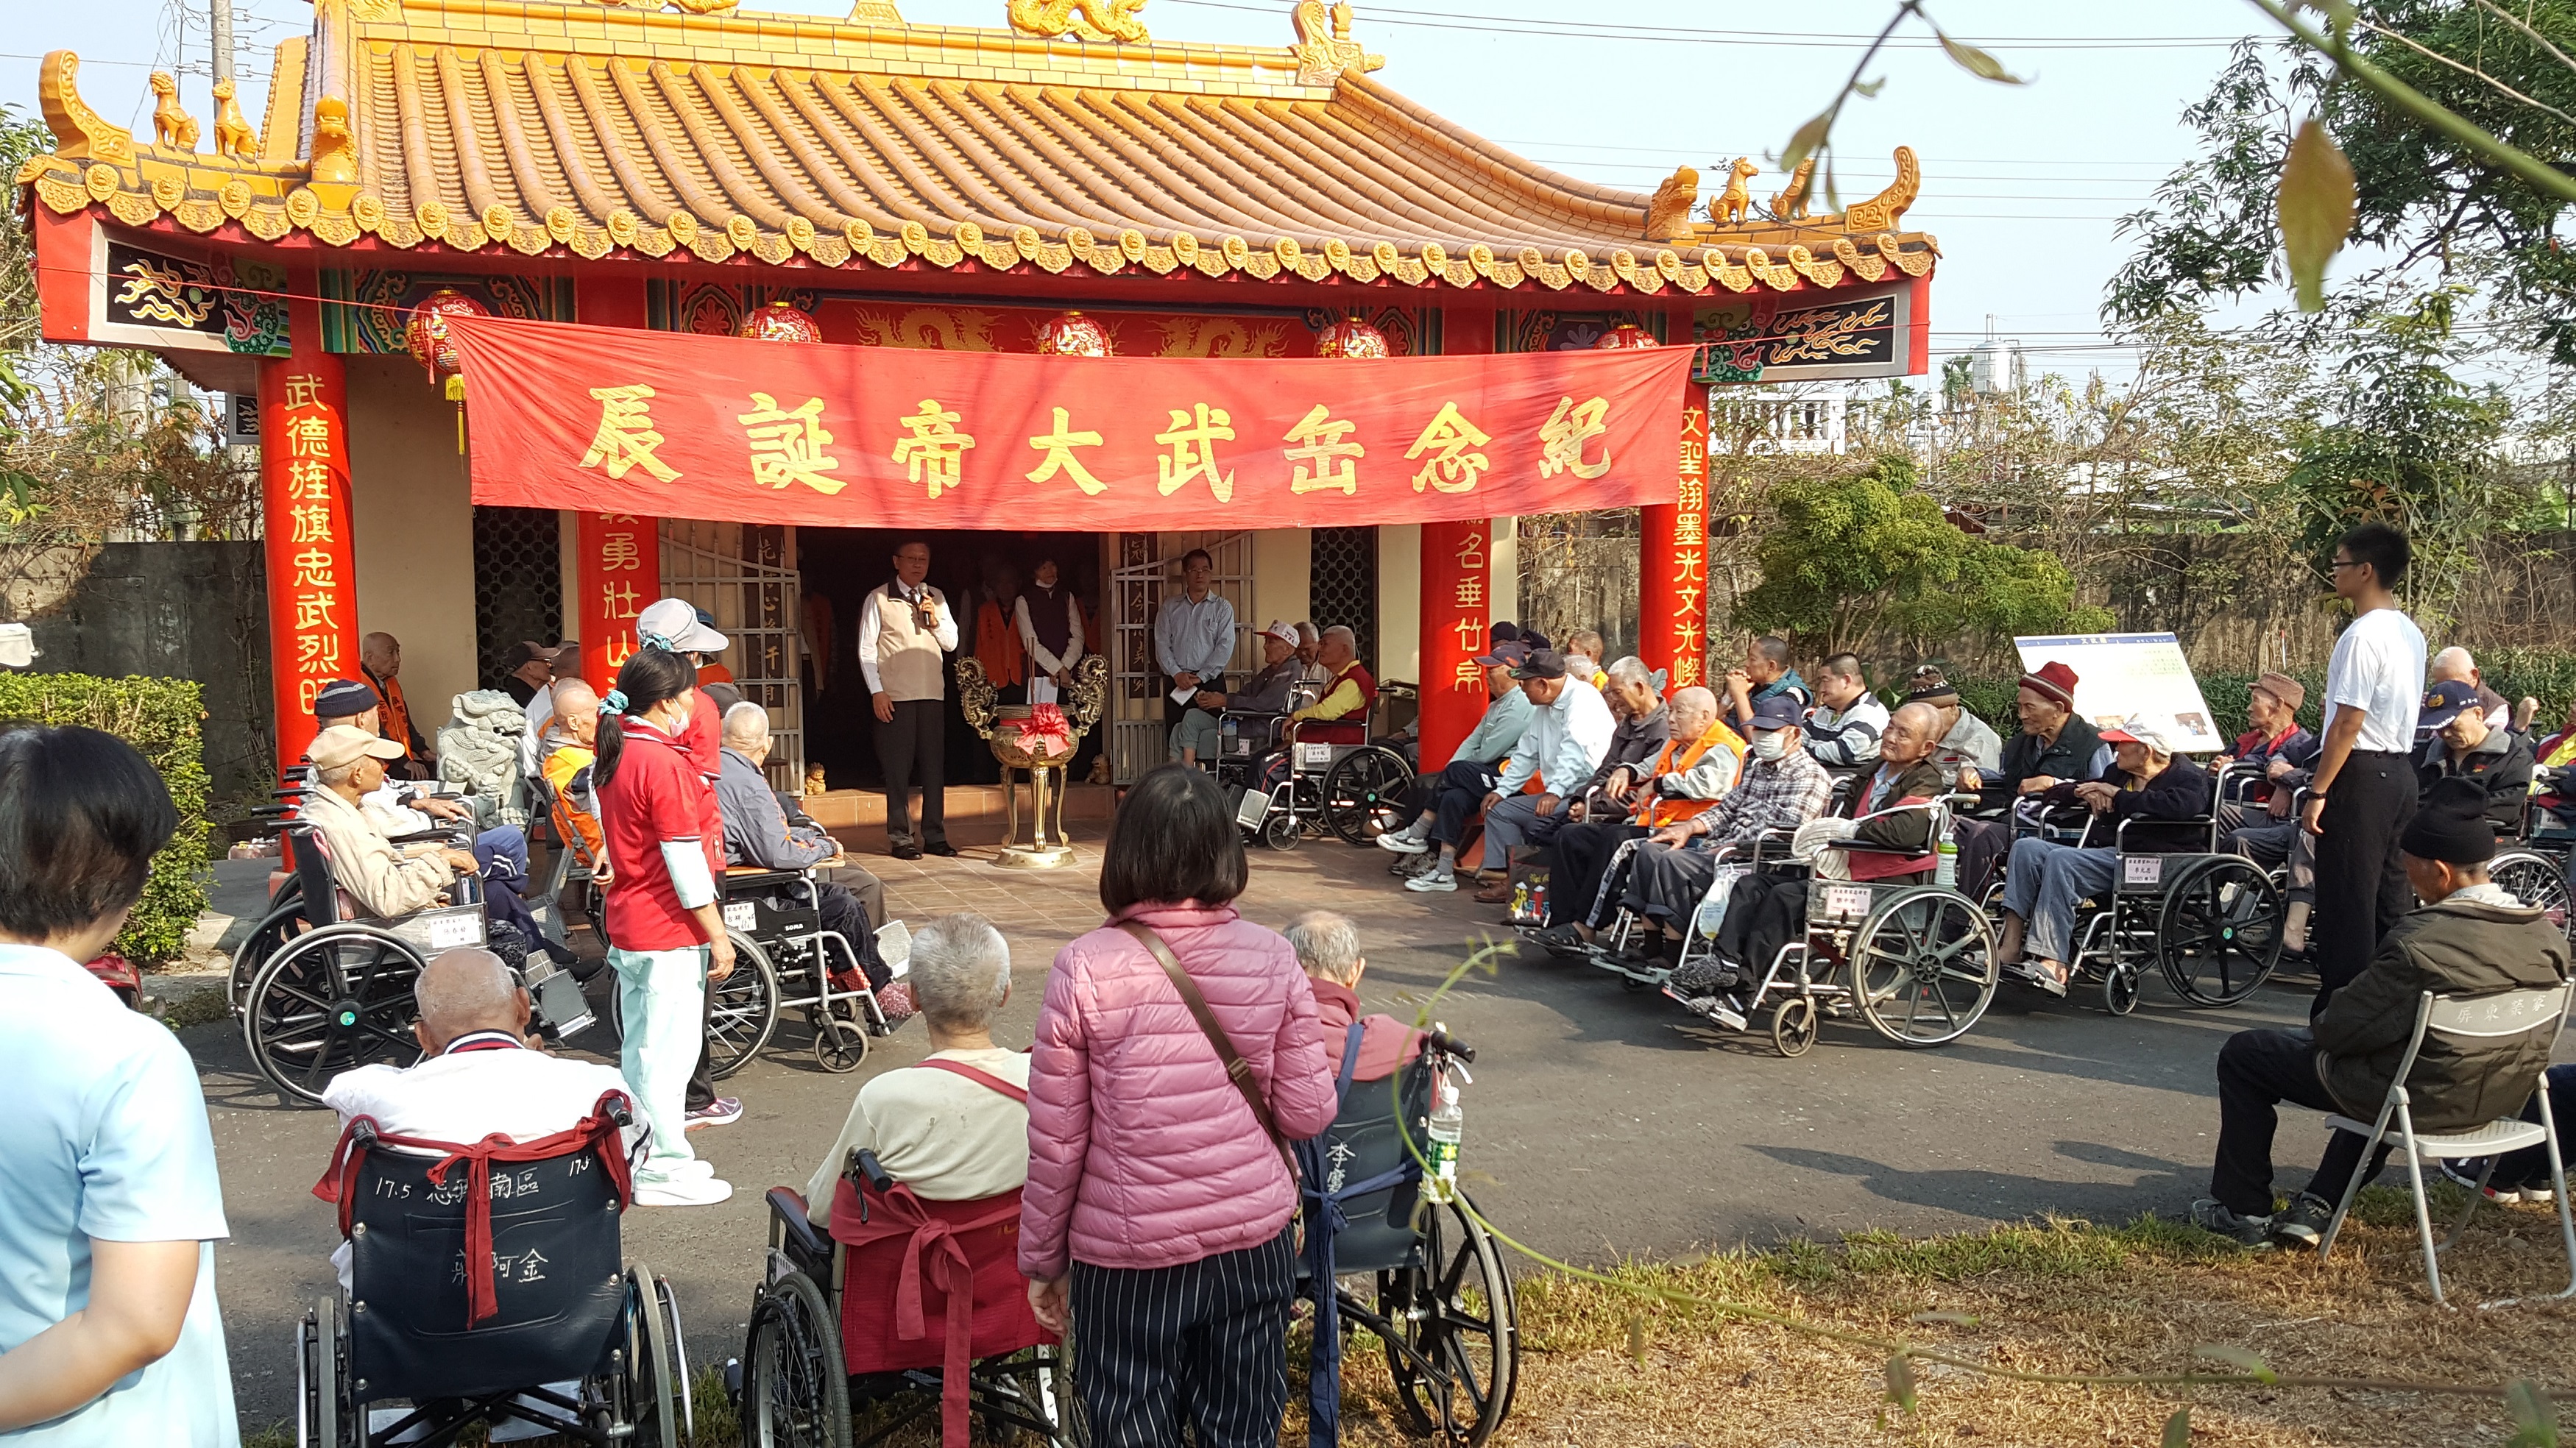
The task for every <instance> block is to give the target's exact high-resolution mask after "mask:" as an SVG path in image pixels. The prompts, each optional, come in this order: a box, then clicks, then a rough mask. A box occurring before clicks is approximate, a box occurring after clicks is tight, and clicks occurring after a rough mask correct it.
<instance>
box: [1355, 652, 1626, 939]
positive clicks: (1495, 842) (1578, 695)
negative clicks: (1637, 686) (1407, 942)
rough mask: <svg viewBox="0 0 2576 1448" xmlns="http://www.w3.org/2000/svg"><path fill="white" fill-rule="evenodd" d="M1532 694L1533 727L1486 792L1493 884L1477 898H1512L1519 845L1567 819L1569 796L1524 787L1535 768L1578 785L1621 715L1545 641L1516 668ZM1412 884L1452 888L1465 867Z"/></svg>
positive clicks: (1547, 779) (1563, 784) (1549, 779)
mask: <svg viewBox="0 0 2576 1448" xmlns="http://www.w3.org/2000/svg"><path fill="white" fill-rule="evenodd" d="M1512 677H1513V678H1515V679H1518V680H1519V681H1520V685H1521V690H1522V692H1523V693H1525V694H1527V695H1528V696H1529V701H1530V722H1529V727H1528V728H1527V729H1525V730H1523V731H1522V733H1521V738H1520V742H1519V743H1518V744H1516V745H1514V746H1513V747H1512V753H1511V758H1510V759H1508V760H1506V761H1505V762H1504V764H1503V772H1502V776H1501V778H1499V779H1497V780H1496V781H1495V783H1494V792H1493V793H1491V794H1489V795H1487V796H1485V857H1484V871H1483V873H1484V874H1485V876H1486V877H1487V879H1488V883H1487V885H1486V888H1485V889H1484V890H1482V891H1480V892H1479V893H1478V894H1477V897H1476V898H1477V899H1478V900H1480V901H1483V902H1485V903H1487V904H1493V903H1497V902H1499V901H1501V900H1504V899H1507V898H1509V893H1508V892H1509V888H1510V884H1509V880H1508V878H1507V875H1506V873H1505V872H1507V871H1508V870H1509V868H1510V865H1511V859H1512V854H1511V852H1512V847H1513V846H1515V845H1522V844H1533V845H1535V844H1544V843H1546V842H1547V841H1548V840H1549V839H1551V838H1553V837H1554V836H1555V834H1556V831H1557V828H1558V827H1559V826H1561V825H1563V824H1564V823H1565V814H1564V811H1563V810H1562V809H1561V808H1560V806H1561V805H1562V803H1563V800H1562V798H1561V797H1560V796H1558V795H1556V794H1540V795H1524V794H1522V793H1521V792H1520V791H1521V786H1523V785H1525V784H1527V783H1529V781H1530V779H1531V777H1532V776H1533V775H1535V776H1536V777H1537V778H1538V779H1539V780H1541V781H1542V782H1543V783H1545V784H1546V785H1548V786H1550V787H1551V788H1554V789H1565V790H1571V789H1575V788H1578V787H1580V786H1581V785H1582V783H1583V782H1584V781H1585V780H1588V779H1590V778H1591V777H1592V774H1593V771H1594V770H1596V769H1599V768H1600V767H1601V757H1602V755H1604V754H1606V753H1608V752H1609V749H1610V736H1611V734H1612V733H1614V732H1616V730H1617V729H1618V721H1617V720H1615V719H1613V718H1611V716H1610V705H1609V702H1608V701H1607V700H1604V699H1603V698H1602V697H1601V691H1600V690H1599V689H1596V688H1594V687H1592V685H1591V684H1590V683H1589V682H1588V681H1586V680H1583V679H1577V678H1572V677H1569V676H1568V674H1567V672H1566V663H1565V655H1563V654H1561V653H1558V652H1557V651H1556V650H1554V649H1541V650H1539V651H1538V652H1536V653H1534V654H1531V655H1530V656H1529V657H1528V658H1527V659H1526V660H1524V661H1522V663H1521V666H1520V667H1519V668H1516V669H1514V670H1512ZM1404 888H1406V889H1408V890H1421V891H1450V890H1455V889H1457V888H1458V879H1457V872H1456V869H1455V867H1454V866H1453V865H1452V864H1451V862H1449V861H1448V860H1446V859H1444V860H1443V861H1442V862H1441V864H1439V865H1434V866H1433V867H1431V869H1429V870H1427V871H1425V872H1424V873H1422V874H1420V875H1416V876H1414V877H1413V878H1412V879H1410V880H1407V881H1405V882H1404Z"/></svg>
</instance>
